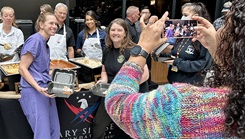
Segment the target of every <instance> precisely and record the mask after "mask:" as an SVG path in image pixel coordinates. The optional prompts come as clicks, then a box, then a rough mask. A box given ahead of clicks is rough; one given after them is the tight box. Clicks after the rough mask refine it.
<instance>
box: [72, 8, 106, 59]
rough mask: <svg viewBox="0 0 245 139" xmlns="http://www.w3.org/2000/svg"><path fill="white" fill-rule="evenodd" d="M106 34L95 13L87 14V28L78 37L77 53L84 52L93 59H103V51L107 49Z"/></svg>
mask: <svg viewBox="0 0 245 139" xmlns="http://www.w3.org/2000/svg"><path fill="white" fill-rule="evenodd" d="M105 36H106V33H105V31H104V30H102V29H101V28H100V25H99V21H98V19H97V15H96V14H95V12H93V11H87V12H86V14H85V26H84V29H83V30H82V31H81V32H80V33H79V35H78V37H77V44H76V49H77V53H78V54H81V52H84V53H85V55H86V56H88V57H89V58H93V59H98V60H100V61H101V59H102V50H103V49H104V48H105Z"/></svg>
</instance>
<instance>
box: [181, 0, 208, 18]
mask: <svg viewBox="0 0 245 139" xmlns="http://www.w3.org/2000/svg"><path fill="white" fill-rule="evenodd" d="M185 7H190V8H191V11H192V12H194V13H196V14H198V16H201V17H204V18H205V19H207V20H208V21H210V22H211V17H210V15H209V13H208V10H207V8H206V6H205V5H204V4H203V3H201V2H192V3H185V4H184V5H183V6H182V7H181V10H183V9H184V8H185Z"/></svg>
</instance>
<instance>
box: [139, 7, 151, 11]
mask: <svg viewBox="0 0 245 139" xmlns="http://www.w3.org/2000/svg"><path fill="white" fill-rule="evenodd" d="M144 9H148V10H149V11H150V8H149V6H142V7H141V9H140V11H142V10H144Z"/></svg>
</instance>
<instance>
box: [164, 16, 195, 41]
mask: <svg viewBox="0 0 245 139" xmlns="http://www.w3.org/2000/svg"><path fill="white" fill-rule="evenodd" d="M195 26H197V21H196V20H181V19H170V20H168V21H165V28H164V29H163V34H162V37H167V38H193V36H195V35H196V31H195V30H194V27H195Z"/></svg>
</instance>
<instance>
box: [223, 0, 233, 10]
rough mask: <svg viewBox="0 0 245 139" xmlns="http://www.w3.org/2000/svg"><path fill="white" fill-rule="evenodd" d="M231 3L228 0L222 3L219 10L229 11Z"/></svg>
mask: <svg viewBox="0 0 245 139" xmlns="http://www.w3.org/2000/svg"><path fill="white" fill-rule="evenodd" d="M231 5H232V3H231V2H230V1H228V2H226V3H224V6H223V9H222V11H221V12H228V11H230V8H231Z"/></svg>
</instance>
